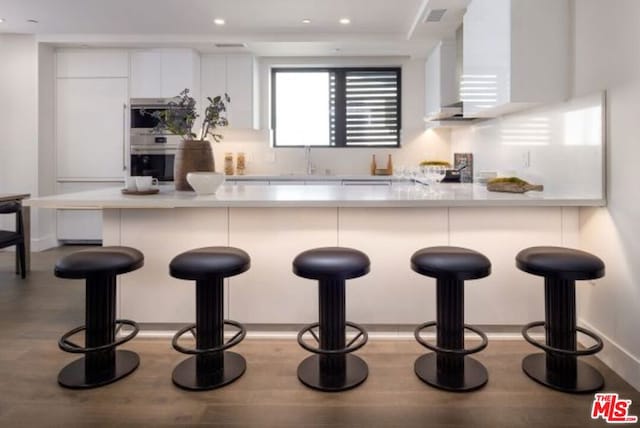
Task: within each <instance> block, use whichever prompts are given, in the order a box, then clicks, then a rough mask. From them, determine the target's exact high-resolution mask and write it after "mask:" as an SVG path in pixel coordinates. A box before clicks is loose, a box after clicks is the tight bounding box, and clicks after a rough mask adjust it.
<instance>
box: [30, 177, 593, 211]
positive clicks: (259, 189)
mask: <svg viewBox="0 0 640 428" xmlns="http://www.w3.org/2000/svg"><path fill="white" fill-rule="evenodd" d="M25 205H29V206H32V207H41V208H82V209H91V208H92V209H102V208H179V207H482V206H513V207H517V206H603V205H605V203H604V201H603V200H601V199H594V198H590V197H585V196H580V195H573V196H567V195H553V194H550V193H548V192H528V193H525V194H512V193H495V192H488V191H487V190H486V188H485V187H484V186H482V185H479V184H436V185H434V186H433V188H430V187H429V186H424V185H413V184H407V183H395V184H393V185H390V186H380V185H374V184H372V185H358V186H342V185H338V184H318V185H313V186H307V185H293V184H291V185H289V184H280V185H260V184H252V185H243V184H241V183H237V184H234V183H227V184H224V185H222V186H221V187H220V188H219V189H218V191H217V192H216V194H215V195H207V196H197V195H196V194H195V193H193V192H177V191H175V190H174V189H173V186H168V185H167V186H161V187H160V193H158V194H156V195H146V196H132V195H123V194H122V193H121V192H120V188H119V187H113V188H108V189H101V190H92V191H86V192H77V193H67V194H61V195H54V196H44V197H35V198H32V199H28V200H26V201H25Z"/></svg>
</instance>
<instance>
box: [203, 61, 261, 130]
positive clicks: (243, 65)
mask: <svg viewBox="0 0 640 428" xmlns="http://www.w3.org/2000/svg"><path fill="white" fill-rule="evenodd" d="M255 78H256V69H255V59H254V57H252V56H250V55H226V56H225V55H203V57H202V59H201V83H202V89H201V98H202V103H203V106H204V103H205V102H206V99H207V97H211V98H213V97H215V96H216V95H222V94H224V93H225V92H226V93H227V94H229V97H230V98H231V103H229V105H228V111H227V117H228V119H229V127H230V128H241V129H252V128H255V129H257V127H258V124H257V117H258V113H257V108H256V99H255V97H256V90H257V88H256V85H255Z"/></svg>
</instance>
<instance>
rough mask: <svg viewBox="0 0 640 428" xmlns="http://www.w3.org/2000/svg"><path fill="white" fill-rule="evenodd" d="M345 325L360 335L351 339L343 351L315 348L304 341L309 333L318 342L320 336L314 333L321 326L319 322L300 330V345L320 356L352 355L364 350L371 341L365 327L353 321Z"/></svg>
mask: <svg viewBox="0 0 640 428" xmlns="http://www.w3.org/2000/svg"><path fill="white" fill-rule="evenodd" d="M345 324H346V325H347V326H349V327H351V328H354V329H356V330H357V331H358V334H356V336H355V337H354V338H353V339H351V341H350V342H349V343H348V344H347V346H345V347H344V348H342V349H322V348H314V347H312V346H309V345H308V344H307V343H306V342H305V341H304V340H303V339H302V336H304V335H305V334H306V333H308V332H309V333H311V335H312V336H313V337H314V338H315V339H316V340H318V336H317V335H316V334H315V332H314V331H313V329H314V328H316V327H318V326H320V323H318V322H314V323H312V324H309V325H307V326H306V327H305V328H303V329H302V330H300V332H299V333H298V344H299V345H300V346H301V347H302V348H304V349H305V350H307V351H309V352H313V353H314V354H320V355H342V354H350V353H351V352H355V351H357V350H358V349H360V348H362V347H363V346H364V345H365V344H366V343H367V341H368V340H369V335H368V334H367V331H366V330H365V329H364V327H362V326H361V325H359V324H356V323H354V322H351V321H347V322H346V323H345ZM359 338H362V339H360V340H358V339H359Z"/></svg>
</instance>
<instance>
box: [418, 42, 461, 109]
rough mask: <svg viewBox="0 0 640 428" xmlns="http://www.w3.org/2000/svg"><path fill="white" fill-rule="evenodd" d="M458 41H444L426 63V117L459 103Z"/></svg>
mask: <svg viewBox="0 0 640 428" xmlns="http://www.w3.org/2000/svg"><path fill="white" fill-rule="evenodd" d="M455 71H456V40H455V39H446V40H442V41H441V42H440V43H438V44H437V45H436V47H435V48H434V49H433V51H432V52H431V55H429V58H427V61H426V62H425V116H426V117H434V116H437V115H438V114H439V113H440V112H441V107H443V106H448V105H451V104H454V103H456V102H458V101H459V95H458V79H457V77H456V74H455Z"/></svg>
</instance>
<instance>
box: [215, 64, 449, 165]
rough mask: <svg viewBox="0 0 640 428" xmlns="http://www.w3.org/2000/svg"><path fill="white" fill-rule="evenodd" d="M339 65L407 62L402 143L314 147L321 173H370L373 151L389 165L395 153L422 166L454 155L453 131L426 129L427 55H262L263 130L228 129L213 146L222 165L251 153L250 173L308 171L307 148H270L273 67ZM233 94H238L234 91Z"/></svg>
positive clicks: (399, 160) (397, 159) (403, 162)
mask: <svg viewBox="0 0 640 428" xmlns="http://www.w3.org/2000/svg"><path fill="white" fill-rule="evenodd" d="M300 64H307V65H316V66H323V65H325V66H326V65H334V66H336V65H337V66H367V65H371V66H402V140H401V141H402V147H401V148H400V149H374V148H350V149H335V148H329V149H328V148H314V149H312V155H311V157H312V162H313V163H314V164H315V165H316V168H317V171H318V172H321V173H323V172H325V170H327V169H329V170H331V172H332V173H335V174H349V173H352V174H368V173H369V166H370V163H371V155H372V154H375V155H376V160H378V162H383V165H386V160H387V155H388V154H392V155H393V160H394V165H396V166H399V165H417V164H418V162H420V161H421V160H423V159H427V158H430V159H449V157H450V151H449V144H448V139H449V131H448V130H445V129H441V130H429V131H425V130H424V122H423V120H422V118H423V117H424V99H423V96H424V85H425V79H424V59H408V58H404V57H397V58H386V57H379V58H366V57H365V58H343V57H336V58H320V59H317V58H261V59H260V60H259V68H258V69H259V88H260V95H259V102H260V112H261V117H260V124H261V125H262V128H263V129H262V130H261V131H249V130H230V129H229V130H225V131H223V133H224V134H225V139H224V141H223V142H222V143H221V144H219V145H215V146H214V154H215V158H216V165H217V169H218V170H221V169H222V168H223V162H224V153H225V152H239V151H243V152H245V153H246V159H247V170H246V174H280V173H291V172H303V171H304V168H305V163H304V156H305V155H304V149H303V148H289V149H287V148H278V149H273V148H271V147H270V141H269V131H268V128H269V123H270V120H269V110H270V108H269V106H270V104H269V103H270V101H269V99H270V87H269V79H270V68H271V67H272V66H295V65H300ZM230 95H231V97H232V98H233V94H230Z"/></svg>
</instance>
